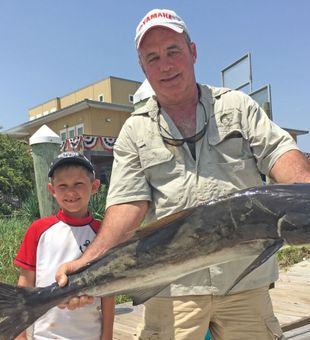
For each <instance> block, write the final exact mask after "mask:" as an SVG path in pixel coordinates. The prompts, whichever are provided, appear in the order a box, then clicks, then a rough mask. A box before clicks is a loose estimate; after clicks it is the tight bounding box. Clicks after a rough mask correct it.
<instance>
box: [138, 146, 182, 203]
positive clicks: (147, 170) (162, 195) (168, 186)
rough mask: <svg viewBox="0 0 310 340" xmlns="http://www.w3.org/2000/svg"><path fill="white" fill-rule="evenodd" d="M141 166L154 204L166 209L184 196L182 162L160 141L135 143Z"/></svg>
mask: <svg viewBox="0 0 310 340" xmlns="http://www.w3.org/2000/svg"><path fill="white" fill-rule="evenodd" d="M137 145H138V152H139V158H140V162H141V168H142V170H143V172H144V175H145V177H146V179H147V181H148V183H149V184H150V185H151V187H152V188H154V190H153V191H152V199H153V201H154V202H155V204H156V205H157V206H158V207H160V208H162V209H166V208H169V207H171V206H174V205H175V204H177V203H180V202H181V200H183V196H184V177H185V176H184V171H185V169H184V164H182V163H180V162H178V161H177V160H176V157H175V156H174V154H172V153H171V152H170V151H169V150H168V149H167V148H166V147H165V146H164V144H161V143H156V140H154V141H153V142H152V144H149V145H148V144H145V143H144V142H142V141H140V142H138V143H137Z"/></svg>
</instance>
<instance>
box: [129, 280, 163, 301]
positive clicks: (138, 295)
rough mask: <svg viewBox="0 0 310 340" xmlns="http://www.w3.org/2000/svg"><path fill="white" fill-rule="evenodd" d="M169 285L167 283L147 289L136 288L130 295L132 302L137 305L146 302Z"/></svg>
mask: <svg viewBox="0 0 310 340" xmlns="http://www.w3.org/2000/svg"><path fill="white" fill-rule="evenodd" d="M167 286H168V285H167V284H165V285H161V286H156V287H153V288H151V289H147V290H146V289H141V290H140V289H139V290H135V293H134V294H129V296H130V297H131V298H132V304H133V305H134V306H136V305H140V304H142V303H144V302H146V301H147V300H149V299H150V298H152V297H154V296H155V295H157V294H158V293H160V292H161V291H162V290H163V289H165V288H166V287H167Z"/></svg>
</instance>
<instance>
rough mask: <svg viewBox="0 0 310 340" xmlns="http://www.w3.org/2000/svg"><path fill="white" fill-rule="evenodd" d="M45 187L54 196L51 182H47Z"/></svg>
mask: <svg viewBox="0 0 310 340" xmlns="http://www.w3.org/2000/svg"><path fill="white" fill-rule="evenodd" d="M47 189H48V191H49V192H50V193H51V194H52V196H53V197H55V189H54V187H53V184H52V183H51V182H49V183H48V184H47Z"/></svg>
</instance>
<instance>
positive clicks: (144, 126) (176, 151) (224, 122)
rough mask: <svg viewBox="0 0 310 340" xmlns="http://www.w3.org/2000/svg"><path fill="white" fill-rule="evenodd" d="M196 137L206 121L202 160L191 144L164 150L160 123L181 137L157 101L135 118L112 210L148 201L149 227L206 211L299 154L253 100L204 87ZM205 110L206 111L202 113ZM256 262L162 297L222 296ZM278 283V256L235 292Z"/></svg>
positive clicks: (224, 269)
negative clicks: (190, 210) (279, 162)
mask: <svg viewBox="0 0 310 340" xmlns="http://www.w3.org/2000/svg"><path fill="white" fill-rule="evenodd" d="M199 87H200V92H201V95H200V101H199V103H198V105H197V112H196V117H197V118H196V125H197V126H196V131H197V132H198V131H200V130H201V129H202V127H203V124H204V122H205V114H206V117H207V131H206V134H205V135H204V137H203V138H202V139H200V140H199V141H198V142H197V143H196V157H195V159H194V157H193V156H192V154H191V152H190V150H189V148H188V145H187V144H186V143H184V144H183V145H182V146H179V147H177V146H172V145H168V144H165V143H164V141H163V139H162V137H161V135H160V133H159V125H158V119H160V125H161V126H162V127H163V128H164V129H165V130H167V131H168V132H169V133H170V134H171V135H172V136H174V137H175V138H182V135H181V133H180V131H179V130H178V128H177V127H176V126H175V124H174V123H173V121H172V120H171V119H170V117H169V116H168V115H167V114H166V113H165V112H164V111H162V110H161V111H160V114H159V109H158V105H157V102H156V100H155V97H153V98H150V99H149V100H148V102H147V103H146V104H145V106H143V107H141V108H139V109H137V110H136V111H135V112H133V113H132V115H131V117H129V118H128V119H127V121H126V122H125V124H124V125H123V127H122V129H121V132H120V134H119V136H118V138H117V141H116V143H115V145H114V163H113V170H112V177H111V183H110V187H109V193H108V197H107V207H109V206H111V205H115V204H122V203H128V202H133V201H140V200H147V201H149V210H148V213H147V217H146V222H151V221H154V220H157V219H159V218H162V217H164V216H167V215H169V214H172V213H174V212H177V211H180V210H183V209H186V208H189V207H192V206H197V205H200V204H202V203H204V202H207V201H208V200H210V199H214V198H217V197H220V196H222V195H226V194H228V193H231V192H234V191H237V190H240V189H244V188H248V187H252V186H258V185H263V182H262V179H261V174H264V175H268V174H269V172H270V170H271V168H272V166H273V165H274V163H275V162H276V160H277V159H278V158H279V157H280V156H281V155H283V154H284V153H285V152H287V151H289V150H293V149H298V147H297V145H296V143H295V141H294V140H293V139H292V137H291V136H290V135H289V134H288V133H287V132H286V131H284V130H282V129H281V128H280V127H278V126H277V125H275V124H274V123H273V122H272V121H270V120H269V119H268V117H267V115H266V113H265V112H264V111H263V110H262V109H261V108H260V107H259V106H258V104H257V103H256V102H254V101H253V100H252V99H251V98H250V97H249V96H248V95H246V94H244V93H242V92H240V91H233V90H230V89H227V88H215V87H209V86H206V85H199ZM204 110H205V112H204ZM253 259H254V257H248V258H243V259H240V260H237V261H229V262H227V263H223V264H219V265H214V266H211V267H209V268H207V269H204V270H201V271H199V272H196V273H193V274H190V275H188V276H186V277H184V278H182V279H179V280H177V281H175V282H174V283H172V284H171V285H170V286H169V287H167V288H166V289H164V290H163V291H162V292H161V293H160V295H162V296H169V295H172V296H181V295H204V294H224V293H225V292H226V290H227V289H228V288H229V287H230V285H231V284H232V282H233V281H234V280H235V279H236V278H237V277H238V276H239V274H240V273H241V272H242V271H243V270H244V269H245V268H246V267H247V266H248V265H249V264H250V263H251V262H252V261H253ZM277 278H278V268H277V264H276V259H275V256H273V257H272V258H271V259H270V260H268V261H267V262H266V263H265V264H263V265H262V266H260V267H259V268H257V269H256V270H255V271H253V272H252V273H251V274H249V275H248V276H247V277H246V278H244V279H243V280H242V281H241V282H240V283H239V284H238V285H237V286H236V287H235V288H234V289H233V290H232V292H237V291H242V290H247V289H253V288H258V287H262V286H266V285H269V284H270V283H271V282H274V281H275V280H277Z"/></svg>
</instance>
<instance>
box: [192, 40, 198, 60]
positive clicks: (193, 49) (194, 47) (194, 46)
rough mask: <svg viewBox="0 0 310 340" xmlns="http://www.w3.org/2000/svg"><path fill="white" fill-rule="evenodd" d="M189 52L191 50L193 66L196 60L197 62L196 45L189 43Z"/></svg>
mask: <svg viewBox="0 0 310 340" xmlns="http://www.w3.org/2000/svg"><path fill="white" fill-rule="evenodd" d="M191 50H192V56H193V61H194V64H195V63H196V60H197V48H196V44H195V43H194V42H191Z"/></svg>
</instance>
